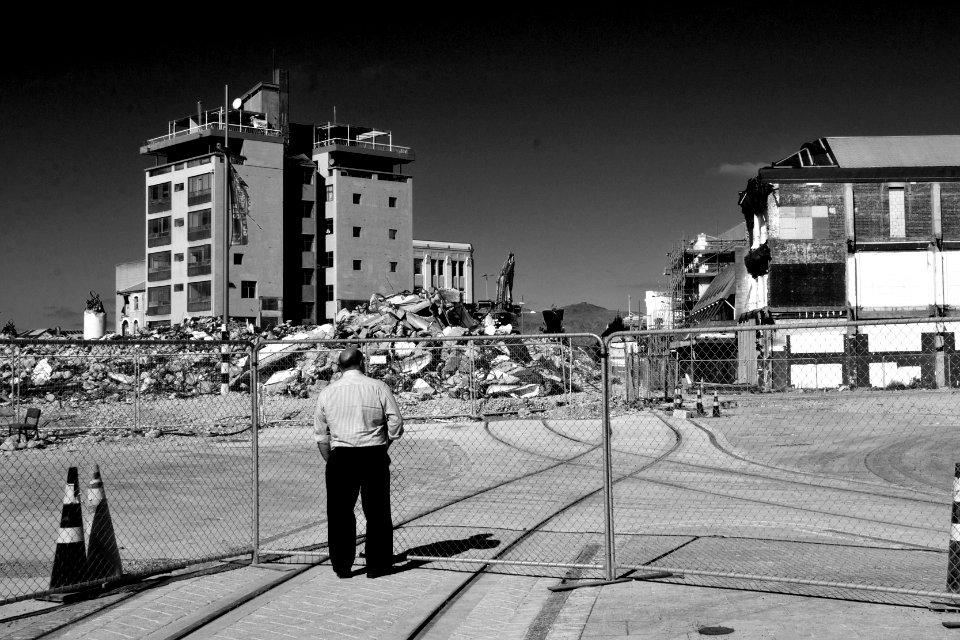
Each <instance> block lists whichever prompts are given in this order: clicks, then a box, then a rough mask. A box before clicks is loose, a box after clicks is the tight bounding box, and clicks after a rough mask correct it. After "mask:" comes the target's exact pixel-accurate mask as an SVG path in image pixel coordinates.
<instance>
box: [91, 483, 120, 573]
mask: <svg viewBox="0 0 960 640" xmlns="http://www.w3.org/2000/svg"><path fill="white" fill-rule="evenodd" d="M87 506H89V507H90V509H91V510H92V511H93V516H92V517H91V518H90V529H89V530H88V531H87V542H88V544H87V569H86V579H87V580H102V579H104V578H119V577H120V576H121V575H123V566H122V565H121V563H120V549H119V548H118V547H117V538H116V536H115V535H114V533H113V521H112V520H111V518H110V507H108V506H107V494H106V492H105V491H104V490H103V479H102V478H101V477H100V465H95V466H94V468H93V479H92V480H91V481H90V487H89V489H88V490H87Z"/></svg>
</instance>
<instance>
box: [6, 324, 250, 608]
mask: <svg viewBox="0 0 960 640" xmlns="http://www.w3.org/2000/svg"><path fill="white" fill-rule="evenodd" d="M219 346H220V343H219V342H167V341H156V342H139V343H137V342H127V341H123V342H120V341H111V342H106V341H97V342H68V341H38V342H28V341H23V340H16V341H7V342H3V343H0V354H2V358H0V377H2V378H3V390H2V391H0V429H2V431H0V438H3V444H2V446H0V449H2V461H3V464H2V468H0V481H2V486H3V491H4V510H3V515H2V516H0V519H2V529H3V534H4V535H3V537H2V539H0V545H2V548H3V563H2V565H0V601H6V600H11V599H16V598H21V597H25V596H28V595H31V594H36V593H40V592H44V591H49V590H51V589H54V590H64V589H71V588H76V587H77V586H78V585H82V584H85V583H89V582H91V581H98V580H99V581H102V580H104V579H110V578H115V577H117V575H118V574H119V573H123V574H128V575H129V574H149V573H155V572H157V571H162V570H168V569H169V568H173V567H177V566H182V565H184V564H189V563H192V562H196V561H198V560H200V559H205V558H212V557H220V556H227V555H232V554H236V553H238V552H240V551H242V550H244V549H246V550H247V551H249V549H250V548H251V545H252V542H251V540H252V536H251V531H252V522H251V515H250V514H251V509H250V505H251V490H252V486H253V485H252V478H251V472H250V469H251V464H250V461H251V458H250V424H251V419H250V403H251V397H250V394H249V392H248V391H245V390H242V389H240V388H235V389H234V390H232V391H231V392H230V393H229V394H228V395H225V396H222V395H220V386H219V379H220V373H219V371H220V353H219ZM231 348H232V349H233V350H234V355H233V358H234V359H235V360H236V361H237V362H242V361H243V359H244V358H245V350H246V348H247V347H246V345H245V344H240V343H237V344H233V345H231ZM11 354H13V357H11ZM4 414H12V415H4ZM71 468H73V469H76V472H75V473H76V476H77V481H76V482H75V483H74V484H75V486H73V487H69V486H68V484H69V483H68V482H67V480H68V475H70V473H71V472H70V469H71ZM98 471H99V475H98V474H97V472H98ZM74 500H75V501H76V502H77V503H78V506H77V507H72V506H69V505H68V503H72V502H73V501H74ZM68 511H69V512H71V515H70V516H69V517H68V516H67V513H68ZM74 512H75V513H74ZM76 518H80V519H82V525H79V524H77V520H76ZM81 531H82V534H81ZM78 540H79V541H81V542H82V543H83V544H80V545H79V547H78V549H79V559H77V558H74V559H72V560H70V561H69V562H66V563H64V562H65V561H62V559H61V556H62V555H63V553H64V552H65V550H64V548H63V547H62V545H63V543H64V542H65V541H67V542H72V543H73V544H76V543H77V541H78ZM67 555H69V554H67Z"/></svg>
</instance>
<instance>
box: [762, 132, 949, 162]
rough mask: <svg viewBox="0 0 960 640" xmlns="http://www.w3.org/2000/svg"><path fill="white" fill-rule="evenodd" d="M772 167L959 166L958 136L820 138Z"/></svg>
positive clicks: (806, 144)
mask: <svg viewBox="0 0 960 640" xmlns="http://www.w3.org/2000/svg"><path fill="white" fill-rule="evenodd" d="M773 167H775V168H781V167H795V168H803V167H839V168H842V169H867V168H879V167H960V135H932V136H853V137H827V138H820V139H818V140H816V141H814V142H807V143H805V144H804V145H803V146H802V147H801V148H800V150H799V151H797V152H796V153H793V154H791V155H789V156H787V157H786V158H784V159H783V160H780V161H778V162H774V163H773Z"/></svg>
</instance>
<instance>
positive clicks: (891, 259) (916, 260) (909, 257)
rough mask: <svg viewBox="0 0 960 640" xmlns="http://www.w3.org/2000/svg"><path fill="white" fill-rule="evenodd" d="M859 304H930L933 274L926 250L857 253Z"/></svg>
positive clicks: (896, 305) (898, 305) (894, 305)
mask: <svg viewBox="0 0 960 640" xmlns="http://www.w3.org/2000/svg"><path fill="white" fill-rule="evenodd" d="M857 261H858V265H857V281H858V282H857V284H858V292H859V299H860V306H861V307H863V308H864V309H867V308H870V307H922V306H926V305H930V304H934V297H933V291H934V275H933V265H932V264H931V263H930V254H929V253H928V252H927V251H904V252H893V251H883V252H861V253H859V254H858V255H857Z"/></svg>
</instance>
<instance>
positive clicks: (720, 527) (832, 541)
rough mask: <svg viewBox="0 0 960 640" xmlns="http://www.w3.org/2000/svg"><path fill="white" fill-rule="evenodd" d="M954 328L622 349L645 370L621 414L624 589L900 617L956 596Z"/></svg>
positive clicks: (842, 329)
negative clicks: (726, 592)
mask: <svg viewBox="0 0 960 640" xmlns="http://www.w3.org/2000/svg"><path fill="white" fill-rule="evenodd" d="M958 327H960V323H954V322H943V321H900V322H891V321H883V322H874V323H869V322H861V323H839V324H828V323H818V324H813V323H807V324H803V323H799V322H797V323H794V324H784V323H780V324H777V325H751V326H744V325H740V326H737V327H725V328H724V327H720V328H715V327H714V328H711V329H710V330H709V331H708V330H685V331H684V332H683V333H682V334H681V333H673V334H670V333H666V332H641V333H636V334H630V335H620V336H616V337H615V338H614V339H613V342H614V343H616V342H630V343H633V344H635V345H636V347H635V348H636V349H637V353H638V355H637V357H636V358H635V359H634V362H633V363H632V365H631V366H632V368H633V370H635V371H636V372H637V374H636V375H635V376H633V378H632V385H633V386H632V391H631V392H632V393H633V396H634V400H632V401H631V400H629V399H628V397H627V394H626V393H622V394H619V395H616V394H615V395H613V396H612V397H611V406H612V418H611V427H612V430H613V435H612V447H613V450H614V454H613V461H614V462H613V470H614V475H615V486H614V505H615V507H614V512H615V531H616V535H617V544H616V554H617V560H618V564H619V565H620V567H621V571H623V570H626V571H632V570H645V569H647V568H650V567H656V568H660V569H665V570H670V571H677V572H684V573H685V574H686V581H687V582H691V581H696V582H698V583H702V584H721V585H728V586H729V585H733V584H736V585H742V584H743V581H744V580H747V579H749V580H754V579H769V580H774V581H778V582H777V584H778V585H779V586H776V587H771V585H770V584H767V585H765V586H764V588H775V589H776V590H785V591H789V592H798V593H799V592H803V593H817V594H821V595H823V594H826V595H831V594H833V593H834V592H835V591H836V590H837V589H841V588H848V587H849V588H852V587H857V588H861V589H865V590H869V591H870V592H871V593H873V595H872V596H870V597H873V598H875V599H881V600H883V599H886V601H895V602H914V603H915V602H916V601H918V600H920V601H923V602H929V601H930V597H931V596H932V595H935V594H945V593H947V592H948V589H947V576H948V573H951V574H955V575H958V576H960V571H955V570H953V569H949V568H948V565H949V564H950V563H951V562H952V561H953V560H952V557H948V556H950V554H949V553H948V549H949V546H950V540H951V537H950V531H951V530H950V524H951V504H952V494H951V487H952V484H953V476H954V465H955V463H956V462H957V461H960V429H958V417H957V416H958V413H960V402H958V396H957V392H956V388H957V386H958V383H960V379H958V377H957V373H958V371H957V369H956V367H957V366H958V364H960V361H958V359H957V357H956V355H955V351H954V349H955V341H954V336H955V335H956V334H955V332H956V330H957V328H958ZM669 363H672V364H669ZM668 364H669V366H668ZM671 366H672V367H674V368H675V370H676V373H675V374H673V375H672V376H671V375H670V374H669V373H667V374H666V375H664V374H663V372H664V371H667V372H669V370H670V367H671ZM958 569H960V567H958ZM957 590H958V591H960V585H958V587H957ZM860 597H866V596H860Z"/></svg>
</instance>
